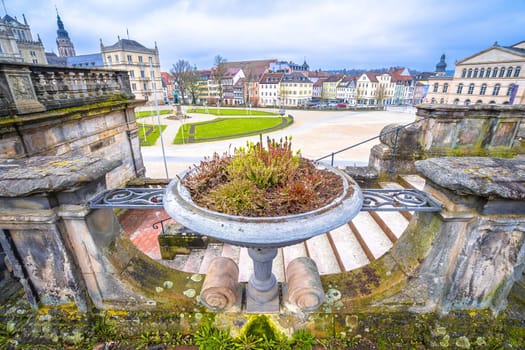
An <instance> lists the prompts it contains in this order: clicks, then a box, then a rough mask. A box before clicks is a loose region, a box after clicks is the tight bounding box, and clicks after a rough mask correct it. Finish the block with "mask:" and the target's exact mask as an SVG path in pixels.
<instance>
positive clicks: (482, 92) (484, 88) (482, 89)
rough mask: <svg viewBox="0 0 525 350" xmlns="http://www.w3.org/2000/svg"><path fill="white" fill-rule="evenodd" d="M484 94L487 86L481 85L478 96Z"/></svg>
mask: <svg viewBox="0 0 525 350" xmlns="http://www.w3.org/2000/svg"><path fill="white" fill-rule="evenodd" d="M486 92H487V84H483V85H481V88H480V89H479V94H480V95H485V93H486Z"/></svg>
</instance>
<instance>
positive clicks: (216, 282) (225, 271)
mask: <svg viewBox="0 0 525 350" xmlns="http://www.w3.org/2000/svg"><path fill="white" fill-rule="evenodd" d="M238 279H239V267H238V266H237V264H236V263H235V261H233V260H232V259H230V258H225V257H217V258H215V259H213V260H212V261H211V263H210V266H209V267H208V272H207V274H206V279H205V280H204V284H203V286H202V291H201V295H200V296H201V301H202V303H203V304H204V305H206V306H207V307H208V308H210V309H211V310H213V311H218V310H224V309H228V308H230V307H232V306H234V305H235V304H237V301H238V299H239V283H238V282H237V281H238Z"/></svg>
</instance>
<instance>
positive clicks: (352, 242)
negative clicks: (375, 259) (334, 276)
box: [329, 224, 370, 271]
mask: <svg viewBox="0 0 525 350" xmlns="http://www.w3.org/2000/svg"><path fill="white" fill-rule="evenodd" d="M329 235H330V237H331V239H332V242H333V246H334V247H335V250H334V254H336V257H337V258H338V260H339V265H342V270H344V271H350V270H353V269H356V268H358V267H361V266H364V265H366V264H368V263H369V262H370V260H368V258H367V257H366V254H365V252H364V251H363V248H361V245H360V244H359V241H358V240H357V239H356V237H355V235H354V233H353V232H352V230H351V229H350V226H348V225H347V224H346V225H343V226H340V227H338V228H336V229H334V230H332V231H330V233H329Z"/></svg>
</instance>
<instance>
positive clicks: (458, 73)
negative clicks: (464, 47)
mask: <svg viewBox="0 0 525 350" xmlns="http://www.w3.org/2000/svg"><path fill="white" fill-rule="evenodd" d="M524 65H525V41H522V42H520V43H517V44H515V45H512V46H499V45H498V44H497V43H495V44H494V45H493V46H492V47H490V48H488V49H486V50H483V51H481V52H478V53H476V54H474V55H472V56H469V57H467V58H465V59H463V60H460V61H458V62H456V69H455V71H454V76H452V77H432V78H430V79H429V91H428V94H427V96H426V98H425V102H426V103H437V104H463V105H469V104H478V103H488V104H494V103H495V104H523V103H525V73H524V72H523V68H524V67H523V66H524Z"/></svg>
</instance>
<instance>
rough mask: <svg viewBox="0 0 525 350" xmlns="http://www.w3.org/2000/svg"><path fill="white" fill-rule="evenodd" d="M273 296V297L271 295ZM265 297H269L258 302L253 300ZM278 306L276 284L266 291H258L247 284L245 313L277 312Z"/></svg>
mask: <svg viewBox="0 0 525 350" xmlns="http://www.w3.org/2000/svg"><path fill="white" fill-rule="evenodd" d="M263 294H264V295H263ZM272 296H273V297H272ZM267 297H270V298H271V299H269V300H267V301H265V302H263V303H259V302H257V301H256V300H255V298H257V299H259V300H261V299H265V300H266V299H267ZM279 307H280V301H279V289H278V287H277V284H275V285H274V286H273V287H272V288H271V289H269V290H268V291H266V292H260V291H257V290H255V288H253V287H250V285H248V286H247V287H246V312H247V313H252V314H256V313H261V312H262V313H277V312H279Z"/></svg>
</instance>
